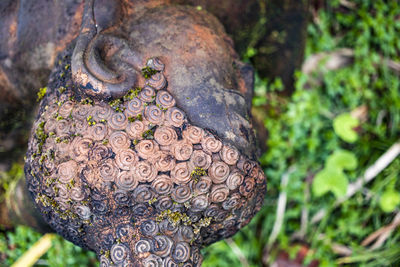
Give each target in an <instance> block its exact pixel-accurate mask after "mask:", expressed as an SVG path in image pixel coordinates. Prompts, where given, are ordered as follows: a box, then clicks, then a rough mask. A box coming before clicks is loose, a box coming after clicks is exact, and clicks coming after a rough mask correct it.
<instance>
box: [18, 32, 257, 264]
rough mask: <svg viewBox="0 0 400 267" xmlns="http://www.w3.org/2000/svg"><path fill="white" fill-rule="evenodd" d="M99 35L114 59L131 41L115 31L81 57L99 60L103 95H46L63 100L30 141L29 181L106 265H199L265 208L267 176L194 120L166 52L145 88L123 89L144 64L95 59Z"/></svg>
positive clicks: (69, 231)
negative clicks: (170, 76) (115, 64)
mask: <svg viewBox="0 0 400 267" xmlns="http://www.w3.org/2000/svg"><path fill="white" fill-rule="evenodd" d="M101 38H103V39H101ZM100 40H102V41H100ZM101 42H106V43H107V44H109V45H115V49H116V50H115V51H113V52H112V53H111V52H110V53H111V54H110V55H108V57H109V58H113V57H119V56H121V53H123V51H126V49H127V47H126V46H125V44H124V42H122V41H120V40H119V39H118V38H116V37H113V36H106V37H101V36H97V37H96V38H94V39H93V41H91V44H90V47H89V49H88V51H87V53H88V54H87V55H84V56H83V57H86V59H85V58H84V59H83V60H86V62H85V64H89V65H90V64H91V65H90V66H89V65H84V66H83V65H82V66H81V67H82V68H83V69H82V70H83V73H86V74H88V75H89V74H90V75H91V76H90V77H89V78H88V79H89V81H90V84H91V85H92V86H93V88H95V86H96V84H97V85H99V84H102V87H101V88H99V95H96V96H95V97H94V96H93V94H94V91H93V90H94V89H92V88H91V87H90V86H89V85H88V84H86V87H82V84H79V83H78V86H77V87H78V88H75V89H73V87H72V86H70V87H69V86H66V84H65V85H63V86H64V87H65V88H68V89H67V90H66V92H65V93H63V94H61V95H60V94H59V93H57V92H58V91H57V90H53V91H49V94H48V95H47V96H46V97H48V100H49V99H53V100H52V101H54V102H57V101H61V100H60V99H63V101H64V102H61V103H62V104H61V106H60V107H59V106H58V105H49V107H48V108H47V110H46V109H43V110H44V111H43V114H42V116H40V117H39V118H38V121H37V122H35V124H34V127H35V131H34V132H38V133H41V132H43V133H44V135H40V134H35V135H33V137H32V141H31V142H30V143H29V146H30V147H29V152H28V155H27V168H26V176H27V180H28V188H29V190H30V192H31V193H32V195H33V197H34V198H35V202H36V205H37V206H38V209H39V210H40V211H41V212H42V213H45V214H46V217H45V218H46V219H48V220H49V224H50V225H51V226H53V227H54V228H55V230H57V231H58V232H59V233H60V234H61V235H63V236H64V237H66V238H67V239H68V240H70V241H72V242H74V243H76V244H79V245H83V246H86V247H88V248H90V249H92V250H95V251H96V252H97V254H98V255H99V257H100V264H101V266H199V264H200V263H201V254H200V247H201V246H202V245H204V244H208V243H212V242H215V241H216V240H219V239H221V238H225V237H228V236H231V235H233V234H234V233H235V232H236V231H237V230H238V229H239V227H241V226H244V225H245V224H247V223H248V222H249V221H250V218H251V217H252V216H253V215H254V213H255V212H256V211H257V210H258V209H260V207H261V205H262V202H263V196H264V193H263V192H264V190H265V175H264V173H263V171H262V169H261V167H259V165H258V164H257V163H256V162H255V161H253V160H251V159H249V158H248V157H247V156H245V155H244V154H242V153H241V151H239V150H238V149H237V148H236V147H234V146H233V145H232V144H228V143H227V142H225V141H223V140H221V139H219V138H220V137H218V136H217V135H216V134H214V133H211V132H210V131H208V130H207V129H203V128H201V127H198V126H195V125H193V124H191V122H190V121H189V119H188V118H187V117H186V114H185V112H184V111H183V110H182V109H180V107H178V106H177V103H178V102H177V101H176V100H175V98H174V96H173V95H172V94H171V93H170V92H171V91H168V90H169V88H167V85H168V82H167V80H166V76H165V74H164V69H165V66H164V64H163V63H162V62H161V60H159V59H158V58H151V59H150V60H149V61H148V62H147V66H149V67H151V68H152V71H153V72H154V71H157V72H156V73H154V74H152V75H151V76H149V77H147V78H146V81H145V83H144V84H139V87H140V86H143V88H142V89H141V90H140V91H139V90H137V89H135V90H137V91H134V92H133V91H132V90H131V91H130V92H129V93H128V91H125V92H127V93H128V94H127V95H126V96H124V95H121V94H120V92H122V91H124V90H127V89H128V88H136V87H132V86H136V85H133V84H131V85H130V86H129V87H128V86H127V84H126V82H127V81H128V80H129V79H130V81H133V79H136V78H135V77H133V78H129V77H128V76H126V75H128V72H126V70H131V71H132V73H133V74H134V73H136V70H133V69H132V68H130V66H131V65H130V64H131V63H129V60H130V59H129V56H131V54H129V53H128V52H127V62H125V63H123V64H127V65H124V68H125V67H126V69H125V70H122V69H118V68H116V69H115V70H114V71H115V73H113V72H111V74H110V73H108V71H109V70H107V68H110V67H112V64H110V65H108V63H107V64H106V65H105V66H97V65H96V64H98V63H99V60H100V58H96V55H90V53H95V52H93V49H99V51H102V49H104V47H100V44H101ZM96 47H97V48H96ZM118 49H119V50H118ZM118 51H119V52H118ZM96 53H97V52H96ZM90 57H94V58H92V59H90ZM89 59H90V60H89ZM87 60H89V61H87ZM107 60H108V59H107ZM78 63H79V62H78ZM78 65H79V64H78ZM75 67H76V65H75ZM105 68H106V69H105ZM75 69H76V68H75ZM121 70H122V76H120V77H118V75H116V76H114V74H116V73H117V72H116V71H121ZM153 72H152V73H153ZM78 74H79V73H75V74H73V73H71V71H69V72H67V75H69V77H71V75H72V76H73V75H77V76H75V77H77V78H82V77H83V76H79V75H80V74H79V75H78ZM107 75H108V76H107ZM104 80H106V81H105V82H104ZM96 81H97V82H96ZM98 81H103V82H102V83H98ZM92 82H94V83H93V84H92ZM71 95H72V96H74V95H76V96H78V97H77V98H76V99H78V100H75V98H73V97H70V96H71ZM102 96H103V97H104V96H106V98H102ZM116 97H118V98H117V99H116ZM115 99H116V100H117V101H114V100H115ZM43 103H44V102H43ZM42 105H44V104H42ZM55 113H58V114H57V116H61V118H60V117H57V118H56V117H54V114H55ZM36 130H37V131H36ZM42 136H45V138H43V137H42ZM41 138H43V139H41ZM39 147H40V149H39ZM50 154H53V155H54V159H52V158H46V157H45V158H44V160H40V158H41V157H42V155H50ZM35 155H36V156H35ZM43 169H45V170H46V171H47V173H46V174H44V173H43ZM51 183H54V185H51V186H48V185H47V184H51ZM48 199H50V200H51V201H52V202H51V204H50V205H49V203H48V202H46V201H48ZM82 229H83V230H82ZM89 233H90V237H89ZM83 242H85V243H83Z"/></svg>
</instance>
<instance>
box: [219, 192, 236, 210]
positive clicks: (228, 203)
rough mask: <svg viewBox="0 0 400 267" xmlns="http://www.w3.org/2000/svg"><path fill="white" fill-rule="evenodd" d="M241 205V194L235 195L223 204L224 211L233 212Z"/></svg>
mask: <svg viewBox="0 0 400 267" xmlns="http://www.w3.org/2000/svg"><path fill="white" fill-rule="evenodd" d="M239 204H240V194H238V193H234V194H232V195H231V196H230V197H229V198H228V199H227V200H225V201H224V202H223V203H222V207H223V208H224V210H231V209H234V208H236V207H237V206H238V205H239Z"/></svg>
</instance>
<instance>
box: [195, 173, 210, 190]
mask: <svg viewBox="0 0 400 267" xmlns="http://www.w3.org/2000/svg"><path fill="white" fill-rule="evenodd" d="M211 185H212V180H211V179H210V177H207V176H203V177H201V178H200V180H199V181H198V182H197V183H196V184H195V190H196V191H197V192H199V193H207V192H208V191H209V190H210V188H211Z"/></svg>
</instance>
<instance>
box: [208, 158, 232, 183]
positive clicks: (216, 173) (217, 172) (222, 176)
mask: <svg viewBox="0 0 400 267" xmlns="http://www.w3.org/2000/svg"><path fill="white" fill-rule="evenodd" d="M208 174H209V176H210V178H211V179H212V181H213V182H214V183H216V184H220V183H223V182H225V180H226V179H227V178H228V176H229V166H228V165H227V164H226V163H224V162H222V161H215V162H213V164H211V167H210V169H209V170H208Z"/></svg>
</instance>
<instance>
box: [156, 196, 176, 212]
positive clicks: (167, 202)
mask: <svg viewBox="0 0 400 267" xmlns="http://www.w3.org/2000/svg"><path fill="white" fill-rule="evenodd" d="M173 205H174V203H173V202H172V199H171V198H170V197H169V196H162V197H160V198H159V199H158V200H157V208H158V209H159V210H161V211H166V210H169V209H171V207H172V206H173Z"/></svg>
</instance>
